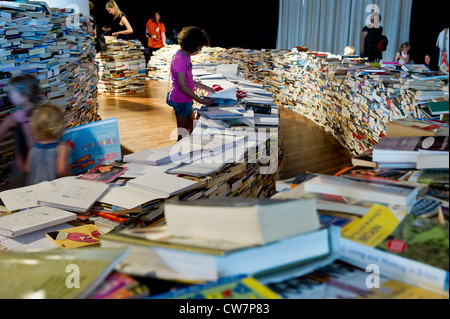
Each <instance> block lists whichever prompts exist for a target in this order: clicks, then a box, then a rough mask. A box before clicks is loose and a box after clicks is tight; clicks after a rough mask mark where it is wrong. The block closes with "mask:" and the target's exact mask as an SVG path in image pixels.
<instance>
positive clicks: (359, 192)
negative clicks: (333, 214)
mask: <svg viewBox="0 0 450 319" xmlns="http://www.w3.org/2000/svg"><path fill="white" fill-rule="evenodd" d="M304 188H305V190H306V191H308V192H312V193H314V192H315V193H321V194H330V195H340V196H348V197H353V198H358V199H365V200H370V201H374V202H382V203H388V204H396V205H401V206H411V205H412V204H414V202H415V201H416V198H417V195H418V192H419V190H418V188H417V187H413V186H409V185H392V184H387V183H382V182H374V181H365V180H352V179H348V178H344V177H339V176H327V175H320V176H317V177H314V178H313V179H311V180H308V181H306V182H305V183H304Z"/></svg>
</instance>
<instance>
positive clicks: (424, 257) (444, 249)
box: [377, 215, 449, 271]
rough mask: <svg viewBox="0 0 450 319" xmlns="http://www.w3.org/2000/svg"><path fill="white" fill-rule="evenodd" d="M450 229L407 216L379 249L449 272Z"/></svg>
mask: <svg viewBox="0 0 450 319" xmlns="http://www.w3.org/2000/svg"><path fill="white" fill-rule="evenodd" d="M448 238H449V228H448V225H442V224H441V223H439V222H438V221H435V220H433V219H429V218H423V217H420V216H414V215H407V216H406V217H405V218H404V219H403V220H402V222H401V223H400V224H399V225H398V226H397V227H396V229H395V230H394V231H393V232H392V233H391V234H390V235H389V236H387V238H386V239H385V240H383V241H382V242H381V243H380V244H379V245H378V246H377V248H378V249H381V250H384V251H387V252H389V253H392V254H395V255H398V256H401V257H405V258H408V259H412V260H416V261H418V262H421V263H424V264H427V265H431V266H434V267H437V268H440V269H444V270H446V271H448V270H449V241H448Z"/></svg>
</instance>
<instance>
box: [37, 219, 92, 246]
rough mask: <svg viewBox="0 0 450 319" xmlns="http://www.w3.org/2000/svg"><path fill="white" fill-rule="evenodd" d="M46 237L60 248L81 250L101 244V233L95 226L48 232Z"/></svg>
mask: <svg viewBox="0 0 450 319" xmlns="http://www.w3.org/2000/svg"><path fill="white" fill-rule="evenodd" d="M45 235H46V237H47V238H48V239H49V240H50V241H51V242H53V243H54V244H55V245H56V246H58V247H60V248H79V247H85V246H91V245H98V244H100V239H99V237H100V236H101V233H100V229H98V228H97V227H96V226H95V225H92V224H87V225H82V226H77V227H71V228H65V229H60V230H56V231H52V232H48V233H46V234H45Z"/></svg>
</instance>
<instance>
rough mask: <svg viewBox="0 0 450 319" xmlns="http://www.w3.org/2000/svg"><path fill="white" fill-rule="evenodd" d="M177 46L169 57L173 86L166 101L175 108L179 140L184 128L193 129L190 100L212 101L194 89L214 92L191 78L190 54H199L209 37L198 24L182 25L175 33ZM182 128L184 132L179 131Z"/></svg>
mask: <svg viewBox="0 0 450 319" xmlns="http://www.w3.org/2000/svg"><path fill="white" fill-rule="evenodd" d="M178 44H179V45H180V47H181V50H178V51H177V52H176V53H175V54H174V56H173V57H172V62H171V65H170V74H171V76H172V89H171V91H170V92H169V94H168V95H167V104H168V105H170V106H172V107H173V108H174V110H175V116H176V118H177V127H178V140H180V139H181V138H183V136H184V133H185V132H189V134H190V133H192V105H193V100H195V101H197V102H198V103H200V104H211V103H212V102H213V101H212V100H211V99H208V98H203V97H199V96H197V95H196V94H195V89H196V88H198V89H202V90H205V91H207V92H210V93H213V92H214V89H212V88H210V87H208V86H206V85H203V84H201V83H198V82H194V77H193V75H192V63H191V56H192V55H196V54H198V53H199V52H200V51H201V50H202V48H203V47H204V46H206V45H208V44H209V41H208V37H207V35H206V34H205V32H204V31H203V30H201V29H200V28H198V27H185V28H183V30H181V32H180V34H179V36H178ZM183 130H184V132H182V131H183Z"/></svg>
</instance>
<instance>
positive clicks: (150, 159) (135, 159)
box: [123, 146, 179, 165]
mask: <svg viewBox="0 0 450 319" xmlns="http://www.w3.org/2000/svg"><path fill="white" fill-rule="evenodd" d="M178 157H179V156H178V154H175V153H174V152H172V146H169V147H162V148H156V149H146V150H142V151H139V152H136V153H133V154H128V155H125V156H124V157H123V160H124V162H131V163H141V164H147V165H162V164H167V163H171V162H174V161H175V160H178V159H179V158H178ZM172 159H174V160H172Z"/></svg>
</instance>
